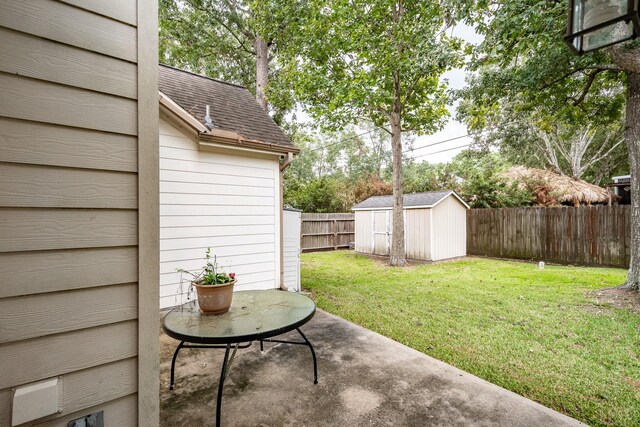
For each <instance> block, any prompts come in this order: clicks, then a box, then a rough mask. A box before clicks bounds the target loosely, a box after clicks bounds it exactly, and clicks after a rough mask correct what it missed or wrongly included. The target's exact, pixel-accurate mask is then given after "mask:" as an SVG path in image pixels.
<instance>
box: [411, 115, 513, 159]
mask: <svg viewBox="0 0 640 427" xmlns="http://www.w3.org/2000/svg"><path fill="white" fill-rule="evenodd" d="M516 123H518V121H517V120H516V121H513V122H509V123H505V124H503V125H496V126H492V127H490V128H486V129H483V130H481V131H480V132H475V133H472V132H469V133H467V134H466V135H460V136H456V137H453V138H448V139H443V140H442V141H437V142H434V143H432V144H427V145H423V146H422V147H418V148H412V149H411V150H406V151H403V153H409V152H413V151H416V150H420V149H422V148H428V147H433V146H434V145H440V144H444V143H445V142H451V141H455V140H457V139H462V138H467V137H469V136H472V137H473V136H477V135H482V134H483V133H484V132H487V131H490V130H494V129H502V128H504V127H507V126H510V125H513V124H516ZM420 156H422V154H421V155H420ZM420 156H417V157H420Z"/></svg>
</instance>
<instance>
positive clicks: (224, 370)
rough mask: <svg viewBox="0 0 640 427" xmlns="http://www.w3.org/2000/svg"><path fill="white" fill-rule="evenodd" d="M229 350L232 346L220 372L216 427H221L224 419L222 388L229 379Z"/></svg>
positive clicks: (226, 352)
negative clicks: (225, 380) (221, 420)
mask: <svg viewBox="0 0 640 427" xmlns="http://www.w3.org/2000/svg"><path fill="white" fill-rule="evenodd" d="M229 350H231V344H227V348H226V350H225V351H224V362H222V371H220V382H218V396H217V397H216V427H220V419H221V417H222V388H223V387H224V379H225V378H226V377H227V363H229ZM234 354H235V351H234Z"/></svg>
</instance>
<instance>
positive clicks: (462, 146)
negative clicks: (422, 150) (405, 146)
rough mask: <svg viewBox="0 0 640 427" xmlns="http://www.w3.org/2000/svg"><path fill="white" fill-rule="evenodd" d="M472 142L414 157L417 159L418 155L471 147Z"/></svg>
mask: <svg viewBox="0 0 640 427" xmlns="http://www.w3.org/2000/svg"><path fill="white" fill-rule="evenodd" d="M471 144H472V143H469V144H464V145H460V146H458V147H453V148H446V149H444V150H439V151H434V152H433V153H426V154H419V155H417V156H413V158H414V159H417V158H418V157H425V156H430V155H432V154H438V153H444V152H446V151H452V150H457V149H460V148H465V147H470V146H471Z"/></svg>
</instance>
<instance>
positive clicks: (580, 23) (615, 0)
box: [564, 0, 640, 55]
mask: <svg viewBox="0 0 640 427" xmlns="http://www.w3.org/2000/svg"><path fill="white" fill-rule="evenodd" d="M639 2H640V0H569V16H568V22H567V35H566V36H565V37H564V40H565V41H566V42H567V44H568V45H569V47H570V48H571V49H572V50H573V51H574V52H575V53H577V54H578V55H581V54H583V53H585V52H589V51H592V50H596V49H600V48H603V47H607V46H611V45H614V44H616V43H620V42H623V41H626V40H631V39H634V38H636V37H638V35H639V34H640V12H639V11H638V3H639Z"/></svg>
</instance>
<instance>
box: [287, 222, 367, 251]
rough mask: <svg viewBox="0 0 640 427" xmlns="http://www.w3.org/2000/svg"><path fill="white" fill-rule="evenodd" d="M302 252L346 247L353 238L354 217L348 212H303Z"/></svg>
mask: <svg viewBox="0 0 640 427" xmlns="http://www.w3.org/2000/svg"><path fill="white" fill-rule="evenodd" d="M301 229H302V234H301V237H300V239H301V245H300V247H301V248H302V251H303V252H311V251H320V250H329V249H333V250H335V249H339V248H348V247H349V243H351V242H353V241H354V239H355V219H354V215H353V214H350V213H325V214H315V213H303V214H302V227H301Z"/></svg>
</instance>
